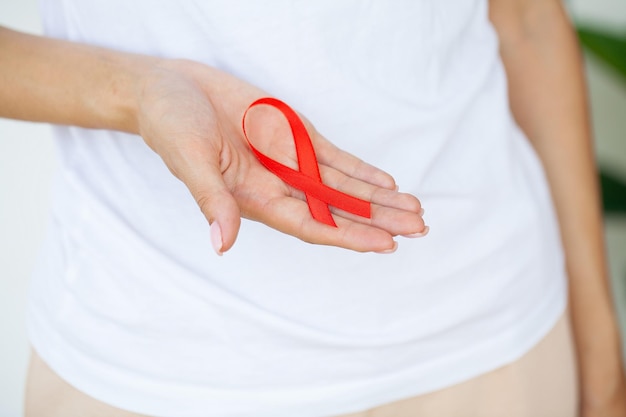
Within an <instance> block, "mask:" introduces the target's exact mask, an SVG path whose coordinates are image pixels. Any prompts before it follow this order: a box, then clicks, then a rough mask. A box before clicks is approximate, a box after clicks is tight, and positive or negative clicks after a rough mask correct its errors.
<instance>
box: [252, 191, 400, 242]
mask: <svg viewBox="0 0 626 417" xmlns="http://www.w3.org/2000/svg"><path fill="white" fill-rule="evenodd" d="M261 217H262V218H261V219H259V220H260V221H262V222H263V223H265V224H266V225H268V226H270V227H272V228H274V229H276V230H280V231H281V232H283V233H287V234H290V235H292V236H295V237H297V238H299V239H301V240H303V241H305V242H307V243H313V244H320V245H331V246H338V247H341V248H345V249H351V250H355V251H358V252H389V251H393V250H395V248H396V247H397V243H396V242H395V241H394V240H393V237H392V236H391V234H389V233H388V232H386V231H385V230H382V229H379V228H376V227H372V226H370V225H367V224H363V223H359V222H355V221H352V220H349V219H346V218H342V217H339V216H334V219H335V222H336V223H337V227H332V226H328V225H326V224H324V223H321V222H318V221H317V220H315V219H314V218H313V217H312V216H311V214H310V213H309V208H308V205H307V204H306V202H304V201H302V200H300V199H297V198H293V197H279V198H275V199H272V200H270V201H268V202H267V204H266V206H265V208H264V210H263V212H262V215H261Z"/></svg>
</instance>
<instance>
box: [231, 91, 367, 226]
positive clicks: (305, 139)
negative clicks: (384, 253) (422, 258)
mask: <svg viewBox="0 0 626 417" xmlns="http://www.w3.org/2000/svg"><path fill="white" fill-rule="evenodd" d="M262 104H266V105H269V106H272V107H274V108H276V109H277V110H279V111H280V112H281V113H282V114H283V116H285V118H286V119H287V122H288V123H289V127H290V128H291V133H292V135H293V140H294V144H295V148H296V155H297V158H298V170H295V169H293V168H290V167H288V166H286V165H283V164H281V163H280V162H277V161H275V160H273V159H272V158H270V157H269V156H267V155H264V154H263V153H261V152H260V151H259V150H258V149H256V148H255V147H254V145H252V142H251V141H250V139H249V138H248V134H247V132H246V123H245V122H246V115H247V114H248V111H250V109H251V108H252V107H254V106H259V105H262ZM241 123H242V127H243V135H244V137H245V138H246V141H248V145H250V148H251V149H252V152H253V153H254V155H255V156H256V157H257V159H258V160H259V162H260V163H261V164H263V166H265V168H267V169H268V170H269V171H270V172H272V173H273V174H275V175H276V176H278V177H279V178H280V179H282V180H283V181H284V182H286V183H287V184H289V185H290V186H292V187H294V188H297V189H299V190H302V191H303V192H304V194H305V195H306V201H307V204H308V206H309V211H310V212H311V215H312V216H313V218H314V219H315V220H317V221H319V222H322V223H325V224H327V225H329V226H333V227H337V224H336V223H335V221H334V220H333V217H332V215H331V214H330V209H329V207H328V206H329V205H331V206H333V207H336V208H338V209H341V210H344V211H347V212H349V213H352V214H356V215H358V216H361V217H365V218H368V219H369V218H370V217H371V205H370V203H369V201H365V200H361V199H360V198H356V197H353V196H351V195H348V194H345V193H342V192H341V191H339V190H336V189H334V188H331V187H329V186H327V185H325V184H324V183H322V177H321V176H320V171H319V166H318V163H317V158H316V156H315V150H314V149H313V144H312V143H311V137H310V136H309V133H308V132H307V130H306V127H305V126H304V123H302V120H301V119H300V117H298V115H297V114H296V112H295V111H294V110H293V109H292V108H291V107H289V106H288V105H287V104H286V103H284V102H282V101H280V100H278V99H276V98H272V97H264V98H260V99H258V100H256V101H254V102H253V103H252V104H250V106H248V108H247V109H246V111H245V113H244V114H243V119H242V122H241Z"/></svg>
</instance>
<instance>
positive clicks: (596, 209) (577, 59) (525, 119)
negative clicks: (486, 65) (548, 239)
mask: <svg viewBox="0 0 626 417" xmlns="http://www.w3.org/2000/svg"><path fill="white" fill-rule="evenodd" d="M490 17H491V20H492V22H493V23H494V26H495V28H496V31H497V33H498V36H499V38H500V53H501V56H502V59H503V61H504V64H505V68H506V72H507V76H508V79H509V94H510V102H511V108H512V111H513V114H514V116H515V118H516V120H517V122H518V123H519V125H520V127H521V128H522V129H523V130H524V131H525V133H526V134H527V136H528V138H529V139H530V141H531V142H532V145H533V146H534V148H535V150H536V151H537V153H538V155H539V157H540V159H541V161H542V162H543V165H544V168H545V171H546V174H547V177H548V182H549V184H550V188H551V191H552V196H553V200H554V203H555V206H556V211H557V214H558V218H559V224H560V229H561V237H562V242H563V245H564V249H565V255H566V263H567V271H568V277H569V288H570V293H569V303H570V313H571V317H572V326H573V331H574V338H575V343H576V348H577V357H578V364H579V370H580V382H581V400H582V411H583V416H585V417H591V416H626V385H625V383H624V371H623V365H622V361H621V350H620V337H619V330H618V326H617V321H616V317H615V313H614V310H613V305H612V300H611V295H610V285H609V280H608V273H607V267H606V260H605V249H604V237H603V226H602V214H601V207H600V203H599V201H600V200H599V192H598V183H597V170H596V165H595V162H594V153H593V144H592V138H591V129H590V122H589V114H588V110H587V97H586V91H585V82H584V76H583V69H582V60H581V55H580V51H579V48H578V43H577V40H576V36H575V33H574V31H573V30H572V27H571V25H570V23H569V21H568V19H567V16H566V14H565V11H564V10H563V7H562V5H561V3H560V2H559V1H558V0H490Z"/></svg>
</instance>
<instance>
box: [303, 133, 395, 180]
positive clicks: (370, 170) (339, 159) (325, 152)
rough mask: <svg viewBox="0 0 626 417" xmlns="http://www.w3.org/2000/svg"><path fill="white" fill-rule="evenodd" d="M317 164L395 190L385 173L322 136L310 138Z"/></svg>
mask: <svg viewBox="0 0 626 417" xmlns="http://www.w3.org/2000/svg"><path fill="white" fill-rule="evenodd" d="M311 140H312V142H313V146H314V147H315V152H316V155H317V159H318V162H319V163H320V164H323V165H327V166H329V167H333V168H335V169H337V170H338V171H340V172H342V173H343V174H345V175H347V176H349V177H353V178H356V179H359V180H361V181H365V182H367V183H369V184H374V185H377V186H379V187H382V188H386V189H389V190H395V189H396V188H397V187H396V181H395V180H394V179H393V177H392V176H391V175H389V174H388V173H386V172H385V171H383V170H381V169H379V168H376V167H375V166H373V165H370V164H368V163H366V162H364V161H363V160H361V159H359V158H357V157H356V156H354V155H352V154H350V153H348V152H346V151H343V150H341V149H339V148H338V147H337V146H335V145H334V144H333V143H331V142H330V141H328V140H327V139H325V138H324V137H323V136H321V135H319V134H317V133H313V135H312V136H311Z"/></svg>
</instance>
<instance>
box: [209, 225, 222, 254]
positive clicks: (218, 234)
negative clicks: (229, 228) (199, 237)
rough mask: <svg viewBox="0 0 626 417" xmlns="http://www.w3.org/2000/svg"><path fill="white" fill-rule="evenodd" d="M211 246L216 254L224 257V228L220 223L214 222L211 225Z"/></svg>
mask: <svg viewBox="0 0 626 417" xmlns="http://www.w3.org/2000/svg"><path fill="white" fill-rule="evenodd" d="M211 244H212V245H213V249H214V250H215V253H217V254H218V255H219V256H222V245H223V244H224V243H223V242H222V228H221V227H220V225H219V223H218V222H216V221H214V222H213V223H211Z"/></svg>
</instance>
